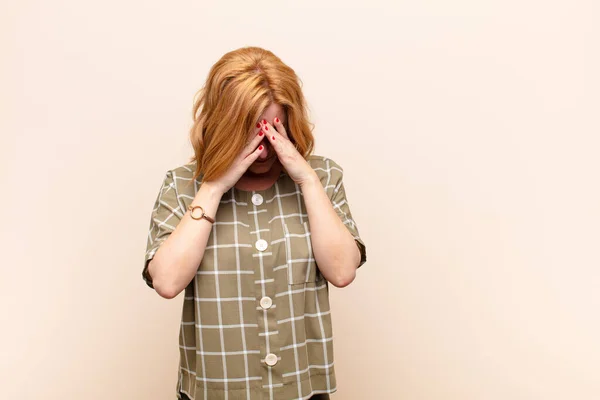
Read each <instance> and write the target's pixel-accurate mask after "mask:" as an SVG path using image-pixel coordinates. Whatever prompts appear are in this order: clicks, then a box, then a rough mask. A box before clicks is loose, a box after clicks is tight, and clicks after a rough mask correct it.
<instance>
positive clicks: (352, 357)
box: [0, 0, 600, 400]
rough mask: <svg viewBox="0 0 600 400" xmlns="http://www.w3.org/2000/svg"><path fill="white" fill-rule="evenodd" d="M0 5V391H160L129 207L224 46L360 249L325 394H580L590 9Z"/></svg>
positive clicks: (168, 322) (156, 170) (168, 377)
mask: <svg viewBox="0 0 600 400" xmlns="http://www.w3.org/2000/svg"><path fill="white" fill-rule="evenodd" d="M1 7H2V8H1V12H0V33H1V36H0V43H1V45H2V53H1V54H2V61H1V63H0V64H1V66H0V71H1V78H0V79H1V80H0V84H1V87H2V90H1V91H0V99H1V103H0V107H1V115H2V117H1V118H0V124H1V125H0V130H1V146H0V148H1V154H0V156H1V159H0V167H1V179H2V182H1V188H2V189H1V190H2V192H1V193H2V195H1V196H0V199H1V200H0V201H1V205H0V206H1V210H2V224H1V226H2V236H1V237H0V245H1V246H2V250H1V253H0V257H1V259H0V264H1V271H0V272H1V276H0V296H1V297H0V301H1V304H2V310H1V314H0V315H1V318H2V320H1V321H2V326H1V329H0V352H1V354H0V382H1V383H2V384H1V385H0V398H2V399H7V400H8V399H17V398H18V399H52V400H54V399H65V398H71V399H79V398H85V399H89V400H96V399H98V400H104V399H123V400H125V399H127V400H130V399H151V400H154V399H157V400H162V399H172V398H174V394H175V385H176V376H177V363H178V348H177V343H178V341H177V340H178V332H179V319H180V313H181V303H182V298H181V296H180V297H178V298H176V299H174V300H171V301H169V300H164V299H162V298H160V297H159V296H158V295H157V294H156V293H154V292H153V291H152V290H151V289H149V288H148V287H147V286H146V285H145V284H144V282H143V281H142V278H141V269H142V266H143V256H144V251H145V246H146V237H147V229H148V226H149V221H150V220H149V218H150V212H151V209H152V205H153V202H154V199H155V198H156V195H157V193H158V190H159V187H160V184H161V182H162V178H163V177H164V173H165V171H166V170H168V169H171V168H174V167H177V166H179V165H181V164H183V163H185V162H187V159H188V157H189V155H190V154H191V148H190V146H189V142H188V136H187V135H188V128H189V126H190V124H191V108H192V101H193V96H194V94H195V92H196V91H197V90H198V89H199V88H200V87H201V86H202V84H203V82H204V80H205V78H206V76H207V73H208V70H209V68H210V67H211V66H212V64H213V63H214V62H216V61H217V60H218V59H219V57H221V55H223V54H224V53H225V52H227V51H229V50H233V49H236V48H239V47H242V46H246V45H257V46H261V47H265V48H267V49H270V50H272V51H273V52H274V53H275V54H277V55H278V56H280V57H281V58H282V59H283V60H284V62H286V63H288V64H289V65H290V66H292V68H294V69H295V70H296V72H297V73H298V74H299V76H300V77H301V79H302V81H303V82H304V91H305V95H306V97H307V100H308V102H309V106H310V110H311V116H312V119H313V121H314V123H315V124H316V128H315V135H316V138H317V151H316V154H320V155H326V156H328V157H330V158H332V159H334V160H335V161H337V162H338V163H340V164H341V165H342V166H343V167H344V169H345V182H346V188H347V194H348V199H349V202H350V205H351V207H352V211H353V214H354V217H355V219H356V221H357V223H358V227H359V229H360V232H361V236H362V237H363V238H364V240H365V242H366V244H367V251H368V261H367V263H366V264H365V265H364V266H363V267H362V268H361V269H360V270H359V272H358V274H357V278H356V281H355V282H353V283H352V284H351V285H350V286H349V287H347V288H344V289H337V288H334V287H332V291H331V302H332V308H333V322H334V333H335V338H336V339H335V357H336V370H337V377H338V393H337V394H336V395H335V398H336V399H340V400H342V399H343V400H346V399H349V400H359V399H411V400H413V399H414V400H417V399H423V400H437V399H440V400H451V399H457V400H458V399H460V400H471V399H482V400H483V399H485V400H495V399H498V400H504V399H511V400H519V399H544V400H552V399H577V400H583V399H598V398H600V372H599V371H600V346H599V343H598V342H599V338H600V312H599V310H600V252H599V241H600V228H599V227H600V185H599V183H600V182H599V181H600V179H599V176H598V175H599V174H598V172H599V171H600V161H599V158H598V152H599V150H600V139H599V133H600V129H599V128H600V124H599V122H598V111H599V110H600V97H599V93H600V80H599V74H598V71H600V57H599V49H600V24H598V21H599V18H600V6H599V5H598V2H596V1H593V0H589V1H584V0H572V1H566V0H564V1H547V0H546V1H534V0H520V1H516V0H508V1H469V0H455V1H442V0H435V1H421V2H418V1H404V0H403V1H395V2H392V1H390V2H383V1H377V0H371V1H365V2H363V3H362V4H361V3H356V2H348V1H341V0H338V1H328V2H319V1H312V0H311V1H303V2H295V3H294V2H282V1H277V2H276V1H258V2H241V1H240V2H236V3H230V2H218V3H217V2H203V1H175V2H170V3H169V2H165V1H160V2H159V1H130V2H123V1H116V0H104V1H74V0H68V1H67V0H57V1H41V0H30V1H18V2H17V1H12V2H3V3H2V6H1Z"/></svg>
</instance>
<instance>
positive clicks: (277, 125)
mask: <svg viewBox="0 0 600 400" xmlns="http://www.w3.org/2000/svg"><path fill="white" fill-rule="evenodd" d="M273 126H275V129H276V130H277V132H278V133H279V134H280V135H281V136H284V137H286V138H287V137H288V134H287V132H286V131H285V126H283V124H282V123H281V120H280V119H279V118H277V117H275V119H274V120H273Z"/></svg>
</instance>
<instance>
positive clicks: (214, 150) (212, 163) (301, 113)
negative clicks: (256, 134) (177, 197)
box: [190, 47, 314, 181]
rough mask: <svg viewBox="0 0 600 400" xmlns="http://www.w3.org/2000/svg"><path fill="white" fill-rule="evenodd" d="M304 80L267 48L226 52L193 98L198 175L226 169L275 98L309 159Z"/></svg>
mask: <svg viewBox="0 0 600 400" xmlns="http://www.w3.org/2000/svg"><path fill="white" fill-rule="evenodd" d="M300 86H301V81H300V79H299V78H298V76H297V75H296V73H295V72H294V70H293V69H292V68H290V67H288V66H287V65H286V64H284V63H283V61H281V60H280V59H279V58H278V57H277V56H275V55H274V54H273V53H271V52H270V51H268V50H265V49H262V48H259V47H243V48H241V49H238V50H234V51H231V52H229V53H227V54H225V55H224V56H223V57H221V59H220V60H219V61H217V63H216V64H215V65H213V66H212V68H211V70H210V72H209V74H208V78H207V80H206V84H205V86H204V87H203V88H202V89H200V91H198V93H197V94H196V96H195V100H194V109H193V117H194V124H193V126H192V128H191V131H190V141H191V143H192V147H193V148H194V156H193V157H192V160H191V161H196V171H195V173H194V179H196V178H198V177H199V176H200V175H202V180H203V181H210V180H214V179H216V178H218V177H220V176H221V175H222V174H223V173H224V172H226V171H227V170H228V169H229V167H230V166H231V164H232V162H233V160H234V159H235V158H236V157H237V156H238V155H239V154H240V152H241V151H242V149H243V148H244V146H245V145H246V143H247V141H248V138H249V135H250V133H251V132H252V131H253V129H254V126H255V125H256V123H257V122H258V121H259V119H260V116H261V115H262V113H263V112H264V110H266V109H267V107H268V106H269V105H271V104H272V103H276V104H279V105H281V106H282V108H283V109H284V111H285V113H286V115H287V124H286V125H287V126H286V131H287V133H288V136H289V138H290V140H291V141H292V143H294V145H295V146H296V149H297V150H298V152H299V153H300V154H302V156H303V157H304V158H305V159H307V158H308V156H309V155H310V154H311V153H312V151H313V149H314V137H313V135H312V124H311V123H310V122H309V121H308V117H307V107H306V101H305V99H304V95H303V94H302V90H301V87H300Z"/></svg>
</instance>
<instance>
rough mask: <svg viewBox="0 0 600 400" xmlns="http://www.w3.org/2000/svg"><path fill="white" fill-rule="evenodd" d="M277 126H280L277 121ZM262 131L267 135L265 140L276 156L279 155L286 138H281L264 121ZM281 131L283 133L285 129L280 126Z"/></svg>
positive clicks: (271, 126)
mask: <svg viewBox="0 0 600 400" xmlns="http://www.w3.org/2000/svg"><path fill="white" fill-rule="evenodd" d="M278 121H279V120H278ZM276 124H277V122H276ZM279 125H281V121H279ZM262 129H263V131H264V132H265V134H266V135H267V139H268V140H269V142H270V143H271V145H272V146H273V148H274V149H275V151H276V152H277V154H281V150H282V149H283V146H284V142H285V140H286V138H285V137H284V136H282V135H281V133H280V132H278V130H277V129H275V128H274V127H273V125H271V124H270V123H268V122H267V121H265V120H264V119H263V120H262ZM281 129H283V132H285V128H284V127H283V125H281Z"/></svg>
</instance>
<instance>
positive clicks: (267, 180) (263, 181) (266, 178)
mask: <svg viewBox="0 0 600 400" xmlns="http://www.w3.org/2000/svg"><path fill="white" fill-rule="evenodd" d="M281 171H282V166H281V164H280V163H279V162H275V164H273V167H272V168H271V169H270V170H269V171H267V172H265V173H264V174H254V173H252V172H250V171H246V173H245V174H244V175H242V177H241V178H240V179H239V180H238V181H237V183H236V184H235V188H236V189H239V190H243V191H252V190H265V189H268V188H270V187H271V186H273V184H274V183H275V182H276V181H277V179H278V178H279V174H281Z"/></svg>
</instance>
